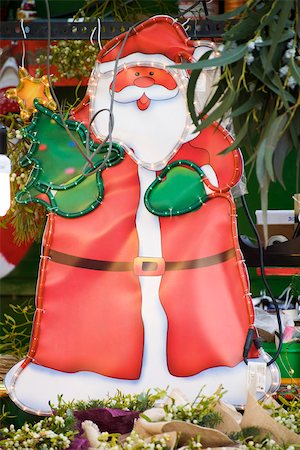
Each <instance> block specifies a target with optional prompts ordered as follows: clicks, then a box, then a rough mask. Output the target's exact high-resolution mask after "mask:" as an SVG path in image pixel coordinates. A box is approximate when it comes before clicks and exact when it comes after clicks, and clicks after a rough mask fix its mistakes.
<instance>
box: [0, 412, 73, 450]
mask: <svg viewBox="0 0 300 450" xmlns="http://www.w3.org/2000/svg"><path fill="white" fill-rule="evenodd" d="M74 423H75V422H74V419H73V422H72V424H71V423H70V422H68V420H67V419H66V418H65V417H62V416H59V415H57V414H56V415H54V416H51V417H46V418H45V419H43V420H40V421H39V422H37V423H34V424H31V423H25V424H24V425H23V426H22V427H21V428H20V429H18V430H16V429H15V427H14V425H10V427H9V428H2V429H1V430H0V444H1V448H3V449H6V448H23V449H32V450H47V449H50V448H52V449H53V450H54V449H55V450H62V449H66V448H68V447H69V446H70V443H71V441H72V439H74V437H75V435H76V434H77V432H76V431H74Z"/></svg>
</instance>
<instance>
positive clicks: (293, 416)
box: [264, 394, 300, 434]
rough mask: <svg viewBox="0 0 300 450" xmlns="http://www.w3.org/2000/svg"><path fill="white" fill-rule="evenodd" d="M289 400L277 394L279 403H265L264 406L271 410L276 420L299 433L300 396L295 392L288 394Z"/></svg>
mask: <svg viewBox="0 0 300 450" xmlns="http://www.w3.org/2000/svg"><path fill="white" fill-rule="evenodd" d="M290 395H291V396H292V398H291V400H286V399H285V398H284V397H282V396H279V397H278V400H279V401H280V403H281V405H280V406H278V405H276V404H270V405H269V404H267V405H264V408H266V409H268V410H269V411H270V412H271V417H273V419H274V420H276V422H278V423H281V424H282V425H284V426H285V427H287V428H288V429H289V430H291V431H293V432H294V433H297V434H299V433H300V398H299V395H297V394H294V395H293V394H290Z"/></svg>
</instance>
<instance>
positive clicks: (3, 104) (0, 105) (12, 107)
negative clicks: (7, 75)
mask: <svg viewBox="0 0 300 450" xmlns="http://www.w3.org/2000/svg"><path fill="white" fill-rule="evenodd" d="M7 89H9V87H7V88H2V89H0V114H3V115H4V116H5V115H6V114H8V113H10V112H11V113H19V112H20V107H19V105H18V102H17V101H16V100H12V99H10V98H8V97H6V95H5V93H6V90H7Z"/></svg>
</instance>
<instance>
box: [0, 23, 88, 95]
mask: <svg viewBox="0 0 300 450" xmlns="http://www.w3.org/2000/svg"><path fill="white" fill-rule="evenodd" d="M19 31H20V30H19ZM51 44H53V42H51ZM47 46H48V43H47V41H44V40H34V41H29V40H27V41H25V52H26V53H25V67H26V69H27V70H28V72H29V74H30V75H31V76H32V77H35V78H36V69H38V68H40V67H42V68H43V71H44V74H45V75H46V74H47V69H46V64H43V65H41V66H40V65H39V64H37V63H36V58H38V57H39V55H40V54H41V53H45V50H46V48H47ZM8 47H9V56H13V57H14V58H16V60H17V62H18V64H19V65H21V60H22V53H23V49H22V41H18V42H15V41H14V42H12V41H10V40H2V41H1V43H0V48H1V49H3V50H4V49H6V50H7V49H8ZM50 74H52V75H54V76H58V75H59V73H58V71H57V69H56V67H55V66H53V65H51V66H50ZM88 80H89V78H87V77H83V78H82V79H80V80H78V79H77V78H66V77H63V78H60V79H59V80H58V81H56V82H55V83H53V84H54V85H55V86H58V87H60V86H77V85H78V83H79V82H80V81H81V86H87V84H88Z"/></svg>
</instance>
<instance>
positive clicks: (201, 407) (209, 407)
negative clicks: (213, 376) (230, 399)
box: [143, 386, 224, 428]
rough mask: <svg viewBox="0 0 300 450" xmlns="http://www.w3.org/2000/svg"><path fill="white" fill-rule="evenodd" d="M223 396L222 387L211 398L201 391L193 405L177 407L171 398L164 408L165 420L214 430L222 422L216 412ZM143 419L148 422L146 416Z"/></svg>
mask: <svg viewBox="0 0 300 450" xmlns="http://www.w3.org/2000/svg"><path fill="white" fill-rule="evenodd" d="M223 395H224V389H223V388H222V386H220V387H219V388H218V389H217V391H216V392H215V393H214V394H213V395H211V396H206V395H204V394H203V392H202V390H201V391H200V392H199V394H198V395H197V396H196V397H195V400H194V401H193V402H192V403H185V404H183V405H177V404H176V403H175V400H174V399H173V398H170V402H169V403H167V404H166V405H164V407H163V409H164V411H165V418H164V420H165V421H170V420H182V421H184V422H188V423H193V424H195V425H200V426H202V427H209V428H214V427H216V426H217V425H218V424H219V423H221V422H222V418H221V415H220V414H219V413H217V412H216V411H215V406H216V405H217V403H218V402H219V401H220V399H221V398H222V396H223ZM143 417H144V418H145V419H146V420H147V416H146V415H143Z"/></svg>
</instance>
